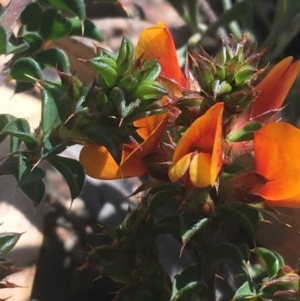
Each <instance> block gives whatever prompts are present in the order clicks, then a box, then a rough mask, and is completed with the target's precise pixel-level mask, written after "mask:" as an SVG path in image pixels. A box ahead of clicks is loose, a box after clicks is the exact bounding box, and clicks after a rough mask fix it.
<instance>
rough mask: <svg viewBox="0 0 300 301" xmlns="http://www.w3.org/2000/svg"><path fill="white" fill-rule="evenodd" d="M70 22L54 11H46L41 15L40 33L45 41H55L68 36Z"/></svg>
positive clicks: (70, 26) (70, 27)
mask: <svg viewBox="0 0 300 301" xmlns="http://www.w3.org/2000/svg"><path fill="white" fill-rule="evenodd" d="M71 29H72V21H71V20H70V19H68V18H66V17H63V16H62V14H61V12H59V11H58V10H56V9H48V10H46V11H45V12H44V13H43V15H42V21H41V29H40V33H41V35H42V37H43V38H44V39H46V40H57V39H60V38H62V37H65V36H67V35H69V33H70V32H71Z"/></svg>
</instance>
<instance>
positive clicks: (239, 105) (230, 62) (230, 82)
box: [191, 36, 262, 114]
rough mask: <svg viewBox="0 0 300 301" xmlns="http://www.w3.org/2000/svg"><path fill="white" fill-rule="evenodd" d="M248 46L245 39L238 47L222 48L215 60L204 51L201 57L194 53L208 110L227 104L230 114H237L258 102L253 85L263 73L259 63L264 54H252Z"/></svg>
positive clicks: (196, 69)
mask: <svg viewBox="0 0 300 301" xmlns="http://www.w3.org/2000/svg"><path fill="white" fill-rule="evenodd" d="M247 42H248V41H247V37H246V36H243V37H242V41H241V42H240V43H237V44H236V45H235V46H231V45H223V47H222V49H221V50H220V52H219V53H218V54H217V55H216V57H214V58H213V57H211V56H210V55H208V54H207V53H205V52H204V51H203V52H202V54H201V55H200V54H198V53H192V55H191V60H192V68H193V70H194V73H195V77H196V79H197V81H198V82H199V86H200V87H201V92H200V95H201V96H203V97H204V104H205V105H206V107H210V106H211V105H213V104H214V103H216V102H224V103H225V105H226V109H227V110H228V111H229V112H230V113H231V114H237V113H240V112H241V111H242V110H244V109H245V108H247V107H248V106H249V105H250V103H251V102H252V101H253V100H254V99H255V97H256V95H257V92H256V90H255V87H254V81H255V80H256V78H257V76H258V75H259V74H260V72H261V71H260V70H259V69H258V63H259V59H260V57H261V55H262V52H260V53H257V52H254V51H252V50H250V48H249V47H248V43H247Z"/></svg>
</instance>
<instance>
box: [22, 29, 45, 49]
mask: <svg viewBox="0 0 300 301" xmlns="http://www.w3.org/2000/svg"><path fill="white" fill-rule="evenodd" d="M23 39H24V40H25V41H26V42H27V43H28V44H29V48H28V49H27V53H33V52H35V51H37V50H39V49H40V48H41V47H42V44H43V39H42V37H41V36H40V35H39V34H38V33H37V32H28V33H26V34H25V35H24V36H23Z"/></svg>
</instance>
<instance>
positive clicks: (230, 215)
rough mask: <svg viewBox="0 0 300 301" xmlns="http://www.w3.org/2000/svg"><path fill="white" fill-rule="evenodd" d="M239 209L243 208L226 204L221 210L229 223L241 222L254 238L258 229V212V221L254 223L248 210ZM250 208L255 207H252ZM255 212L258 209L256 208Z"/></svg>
mask: <svg viewBox="0 0 300 301" xmlns="http://www.w3.org/2000/svg"><path fill="white" fill-rule="evenodd" d="M239 209H241V208H240V207H239V208H234V206H230V205H224V206H222V207H221V212H222V213H223V214H224V215H225V216H226V218H227V219H228V221H229V223H230V222H232V221H234V222H236V223H238V224H240V225H241V226H242V227H243V228H244V230H245V231H246V232H247V233H248V234H249V235H250V237H251V238H254V237H255V235H256V231H257V223H258V214H256V216H257V220H256V223H253V222H252V220H250V219H249V218H248V215H247V213H248V211H246V212H243V211H241V210H239ZM250 210H254V209H251V208H250ZM254 213H257V211H255V210H254Z"/></svg>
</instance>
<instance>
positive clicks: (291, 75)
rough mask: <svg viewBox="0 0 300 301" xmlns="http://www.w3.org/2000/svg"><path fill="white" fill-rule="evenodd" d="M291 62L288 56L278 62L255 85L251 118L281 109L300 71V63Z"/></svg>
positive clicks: (291, 58)
mask: <svg viewBox="0 0 300 301" xmlns="http://www.w3.org/2000/svg"><path fill="white" fill-rule="evenodd" d="M292 60H293V57H291V56H290V57H287V58H285V59H283V60H282V61H280V62H279V63H278V64H276V65H275V67H273V69H272V70H271V71H270V72H269V73H268V74H267V76H266V77H265V78H264V79H263V80H262V81H261V82H260V83H259V84H258V85H257V87H256V89H257V90H258V91H259V94H258V97H257V98H256V100H255V101H254V102H253V110H252V118H255V117H257V116H259V115H261V114H263V113H265V112H268V111H270V110H275V109H279V108H281V106H282V104H283V102H284V100H285V98H286V96H287V94H288V93H289V90H290V88H291V86H292V85H293V83H294V81H295V79H296V77H297V75H298V73H299V71H300V61H299V60H298V61H296V62H295V63H292Z"/></svg>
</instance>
